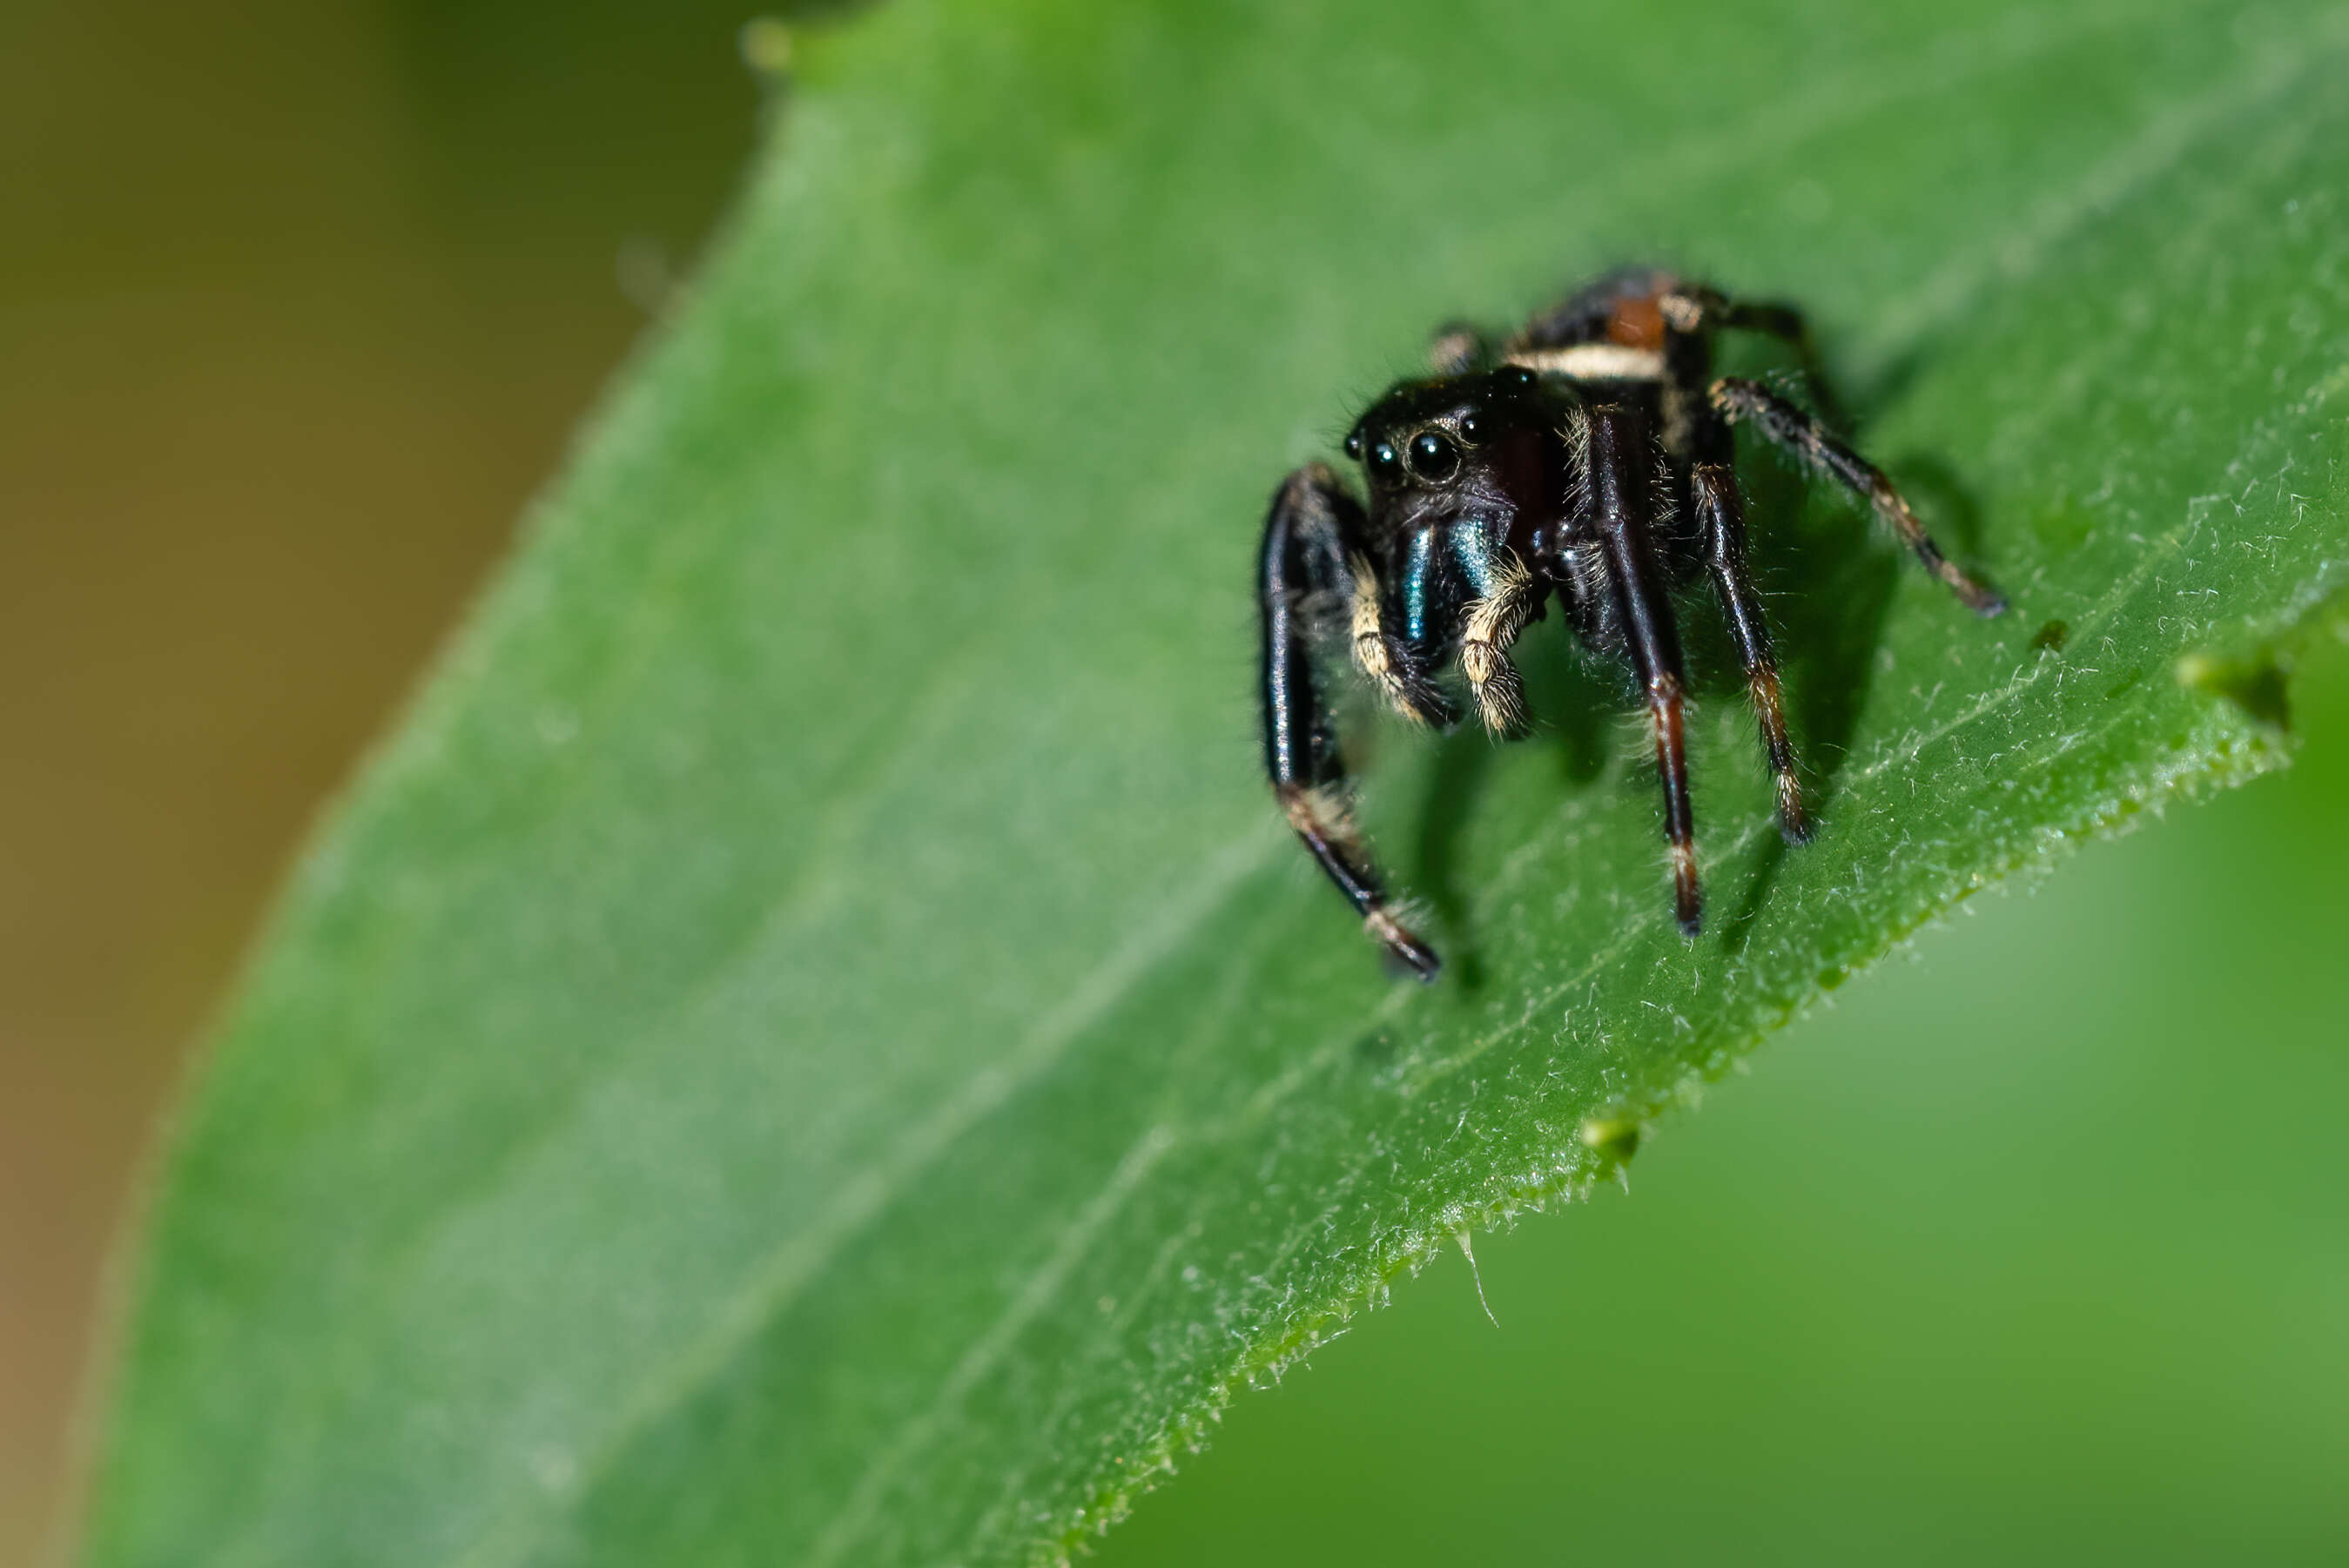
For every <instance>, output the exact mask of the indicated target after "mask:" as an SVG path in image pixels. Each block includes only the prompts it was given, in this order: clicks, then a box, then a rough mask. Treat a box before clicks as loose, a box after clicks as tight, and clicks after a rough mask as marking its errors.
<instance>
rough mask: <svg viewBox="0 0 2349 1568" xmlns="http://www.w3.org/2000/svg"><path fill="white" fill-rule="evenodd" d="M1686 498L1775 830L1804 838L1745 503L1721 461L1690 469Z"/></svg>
mask: <svg viewBox="0 0 2349 1568" xmlns="http://www.w3.org/2000/svg"><path fill="white" fill-rule="evenodd" d="M1689 494H1690V500H1691V504H1692V506H1693V507H1694V509H1695V511H1696V519H1697V528H1698V531H1699V533H1700V535H1701V537H1702V541H1703V544H1704V559H1705V563H1706V565H1707V566H1709V567H1710V568H1711V569H1712V571H1713V587H1714V589H1715V590H1716V591H1717V592H1718V593H1720V595H1721V614H1722V618H1723V620H1724V621H1726V622H1727V623H1728V624H1729V639H1730V641H1731V642H1732V643H1733V644H1735V645H1736V646H1737V657H1738V661H1739V662H1740V663H1741V664H1743V665H1744V666H1745V689H1746V693H1747V695H1748V696H1751V697H1752V698H1753V701H1754V719H1755V720H1756V722H1758V723H1759V724H1760V726H1761V728H1762V749H1763V751H1764V754H1765V755H1767V756H1768V758H1770V771H1771V773H1772V774H1773V775H1774V776H1775V778H1776V779H1777V787H1778V831H1779V832H1780V833H1781V834H1783V835H1784V836H1785V840H1786V841H1787V842H1788V843H1790V844H1801V843H1807V842H1809V841H1810V837H1811V822H1810V818H1809V817H1808V816H1807V815H1806V813H1805V812H1804V810H1803V784H1802V778H1801V775H1800V774H1798V773H1797V772H1796V771H1795V747H1794V743H1793V742H1792V741H1790V740H1788V739H1787V738H1786V713H1785V703H1784V701H1783V700H1782V699H1781V696H1780V694H1779V689H1778V661H1777V659H1776V658H1775V656H1774V655H1773V654H1772V653H1771V649H1770V627H1769V624H1768V623H1766V622H1765V621H1764V620H1763V618H1762V602H1761V598H1760V596H1759V595H1758V594H1757V593H1755V592H1754V573H1753V571H1752V569H1751V568H1750V567H1749V566H1748V565H1747V564H1746V560H1745V504H1744V498H1743V496H1741V495H1740V493H1739V491H1738V489H1737V471H1736V470H1735V469H1733V468H1731V467H1730V466H1729V465H1728V464H1726V463H1699V464H1697V465H1696V467H1695V468H1693V469H1691V470H1690V473H1689Z"/></svg>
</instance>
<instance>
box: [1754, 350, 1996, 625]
mask: <svg viewBox="0 0 2349 1568" xmlns="http://www.w3.org/2000/svg"><path fill="white" fill-rule="evenodd" d="M1713 407H1716V408H1718V409H1720V410H1721V412H1722V413H1723V415H1724V416H1725V417H1727V418H1730V419H1732V420H1740V419H1743V420H1748V421H1750V422H1751V423H1752V424H1753V426H1754V428H1755V429H1756V430H1759V431H1760V432H1761V433H1762V435H1763V437H1764V438H1765V439H1766V440H1768V441H1769V442H1770V443H1771V444H1772V445H1773V446H1775V447H1777V448H1778V449H1780V450H1782V451H1785V452H1788V453H1791V454H1792V455H1793V456H1795V458H1797V459H1801V461H1802V462H1803V463H1804V464H1805V465H1806V466H1807V467H1809V468H1811V469H1815V470H1816V471H1817V472H1820V473H1824V474H1826V476H1828V477H1829V478H1830V479H1833V480H1836V481H1837V483H1839V484H1841V485H1842V486H1843V487H1844V488H1845V489H1846V490H1849V491H1851V493H1852V494H1854V495H1856V496H1857V497H1858V498H1859V499H1860V500H1864V501H1866V502H1867V503H1868V505H1869V506H1870V507H1871V508H1873V509H1874V510H1875V512H1876V515H1877V516H1878V517H1880V518H1882V519H1883V520H1884V521H1886V522H1888V523H1889V524H1891V526H1892V529H1893V531H1895V532H1897V533H1898V534H1899V536H1900V538H1901V540H1902V542H1905V543H1906V544H1907V545H1908V546H1909V549H1910V550H1911V551H1912V552H1915V554H1916V557H1917V559H1918V560H1920V561H1921V562H1924V563H1925V569H1926V570H1927V571H1928V572H1930V573H1932V574H1933V575H1934V576H1936V577H1938V578H1940V580H1941V582H1942V583H1943V584H1944V585H1945V586H1947V587H1948V589H1949V590H1950V592H1951V593H1955V594H1956V595H1957V596H1958V597H1959V598H1960V599H1961V600H1962V601H1963V602H1964V603H1965V605H1966V607H1967V608H1968V609H1971V611H1973V612H1974V614H1978V615H1995V614H1999V613H2000V612H2001V611H2002V610H2004V609H2005V608H2006V601H2005V600H2004V599H2002V598H2001V597H2000V596H1999V594H1998V593H1997V592H1996V591H1995V590H1994V589H1992V588H1990V587H1989V586H1987V585H1986V584H1984V583H1980V582H1977V581H1976V580H1975V579H1973V578H1972V577H1970V576H1968V575H1967V574H1966V573H1965V572H1964V571H1962V570H1961V568H1960V567H1959V566H1958V565H1957V563H1956V562H1952V561H1951V560H1950V558H1949V557H1948V556H1946V555H1943V554H1942V553H1941V549H1940V546H1939V545H1937V544H1935V543H1934V542H1933V536H1932V535H1930V534H1929V533H1927V532H1926V531H1925V525H1924V524H1923V523H1921V522H1920V521H1917V514H1916V513H1915V512H1913V511H1909V503H1908V502H1907V501H1906V500H1902V499H1901V496H1900V492H1899V490H1895V489H1893V488H1892V481H1891V480H1889V479H1887V478H1885V476H1884V470H1883V469H1879V468H1878V467H1877V466H1876V465H1875V464H1874V463H1871V462H1869V461H1868V459H1866V458H1863V457H1861V456H1860V455H1859V454H1858V453H1857V452H1855V451H1853V450H1852V449H1850V448H1849V447H1847V446H1845V445H1844V444H1843V443H1842V442H1841V441H1839V440H1837V439H1836V438H1835V437H1834V436H1832V435H1830V434H1829V433H1828V432H1827V430H1826V428H1825V427H1824V426H1822V425H1821V424H1820V423H1819V422H1818V421H1817V420H1816V419H1815V418H1811V416H1810V415H1808V414H1806V413H1805V412H1804V411H1803V410H1802V409H1800V408H1798V407H1795V405H1794V404H1792V403H1789V402H1788V401H1786V399H1785V398H1784V397H1779V396H1778V395H1777V394H1776V393H1775V392H1773V391H1771V390H1770V389H1769V388H1768V387H1764V386H1763V385H1762V384H1761V383H1760V382H1758V381H1748V380H1745V379H1744V378H1742V377H1723V378H1722V379H1721V380H1719V381H1716V382H1714V383H1713Z"/></svg>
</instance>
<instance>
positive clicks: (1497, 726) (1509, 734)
mask: <svg viewBox="0 0 2349 1568" xmlns="http://www.w3.org/2000/svg"><path fill="white" fill-rule="evenodd" d="M1451 534H1452V553H1453V559H1454V560H1455V561H1457V562H1459V563H1460V571H1461V573H1462V575H1464V577H1466V578H1467V580H1468V585H1469V586H1470V587H1471V588H1473V589H1475V593H1476V597H1475V600H1474V601H1472V602H1471V603H1470V604H1469V606H1468V614H1467V620H1466V624H1465V626H1464V629H1463V631H1462V632H1461V634H1460V668H1461V670H1462V672H1463V673H1464V674H1465V675H1466V676H1467V677H1468V689H1469V690H1470V691H1471V692H1472V693H1474V694H1475V698H1476V711H1477V714H1478V716H1479V717H1482V718H1483V719H1484V721H1485V728H1486V729H1489V730H1491V731H1492V732H1493V733H1494V734H1495V735H1496V736H1499V737H1501V738H1503V739H1505V740H1521V739H1523V738H1525V736H1526V734H1527V732H1528V726H1527V724H1526V690H1525V682H1524V681H1523V680H1522V679H1521V678H1519V676H1518V675H1517V666H1516V665H1514V664H1512V663H1510V662H1509V645H1510V644H1512V643H1514V642H1516V640H1517V634H1518V633H1519V632H1522V631H1524V630H1525V628H1526V622H1528V621H1530V620H1532V619H1533V617H1534V613H1535V611H1536V610H1537V609H1538V608H1539V607H1540V605H1541V602H1542V599H1543V597H1544V595H1545V594H1546V593H1547V589H1546V587H1543V586H1538V585H1537V583H1536V582H1535V578H1534V574H1533V573H1530V572H1528V571H1526V565H1525V562H1522V561H1519V560H1518V559H1517V555H1516V552H1515V551H1513V550H1511V549H1510V548H1509V546H1508V542H1507V540H1506V537H1505V535H1506V528H1505V526H1504V524H1503V523H1502V522H1501V521H1498V520H1496V519H1492V518H1482V517H1468V518H1462V519H1461V520H1460V521H1457V522H1455V523H1454V524H1453V525H1452V529H1451Z"/></svg>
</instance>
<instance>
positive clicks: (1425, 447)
mask: <svg viewBox="0 0 2349 1568" xmlns="http://www.w3.org/2000/svg"><path fill="white" fill-rule="evenodd" d="M1459 469H1460V449H1459V448H1457V447H1455V446H1454V445H1453V444H1452V442H1451V440H1450V439H1449V438H1446V437H1444V436H1442V435H1439V434H1437V433H1436V432H1435V431H1433V430H1422V431H1421V432H1420V433H1419V434H1418V435H1416V436H1413V438H1411V470H1412V472H1413V473H1415V474H1417V475H1418V476H1419V477H1420V478H1421V479H1423V480H1448V479H1450V478H1451V477H1452V476H1453V475H1454V473H1456V472H1458V471H1459Z"/></svg>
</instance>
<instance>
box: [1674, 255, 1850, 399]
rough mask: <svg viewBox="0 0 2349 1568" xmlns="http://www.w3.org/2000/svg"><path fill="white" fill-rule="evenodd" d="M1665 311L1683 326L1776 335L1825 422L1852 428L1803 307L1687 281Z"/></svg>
mask: <svg viewBox="0 0 2349 1568" xmlns="http://www.w3.org/2000/svg"><path fill="white" fill-rule="evenodd" d="M1663 314H1664V319H1665V320H1666V321H1667V322H1669V323H1671V325H1672V326H1674V327H1675V328H1678V329H1681V330H1683V331H1689V332H1696V331H1701V330H1704V329H1709V328H1726V329H1728V330H1730V331H1733V332H1758V333H1760V334H1761V335H1763V336H1764V337H1775V338H1776V339H1777V340H1778V341H1779V342H1781V343H1783V344H1785V345H1786V346H1788V347H1790V348H1792V349H1793V350H1794V351H1795V361H1796V362H1797V363H1798V364H1799V365H1801V366H1802V369H1803V380H1804V382H1805V384H1806V385H1807V386H1808V387H1810V392H1811V400H1812V401H1813V402H1815V403H1816V404H1817V405H1818V407H1819V418H1820V420H1821V422H1822V423H1824V424H1826V425H1827V426H1828V427H1830V428H1835V429H1838V430H1847V429H1849V428H1851V421H1850V420H1849V419H1848V418H1846V417H1845V412H1844V408H1843V405H1842V403H1841V401H1840V400H1839V399H1837V397H1836V392H1835V383H1833V382H1831V381H1829V380H1828V379H1827V374H1826V364H1825V362H1823V361H1822V360H1821V359H1820V357H1819V349H1818V342H1817V340H1816V338H1814V337H1813V336H1812V335H1811V324H1810V320H1809V318H1808V317H1807V316H1806V315H1804V314H1803V313H1802V311H1801V310H1800V309H1798V308H1797V307H1795V306H1794V305H1791V304H1782V303H1780V302H1778V301H1776V300H1736V299H1730V298H1727V297H1726V296H1724V295H1723V294H1721V293H1720V292H1719V291H1717V290H1714V289H1709V288H1702V287H1687V286H1682V287H1680V288H1676V289H1675V290H1674V291H1673V292H1672V294H1670V295H1668V296H1666V298H1665V299H1664V301H1663Z"/></svg>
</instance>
